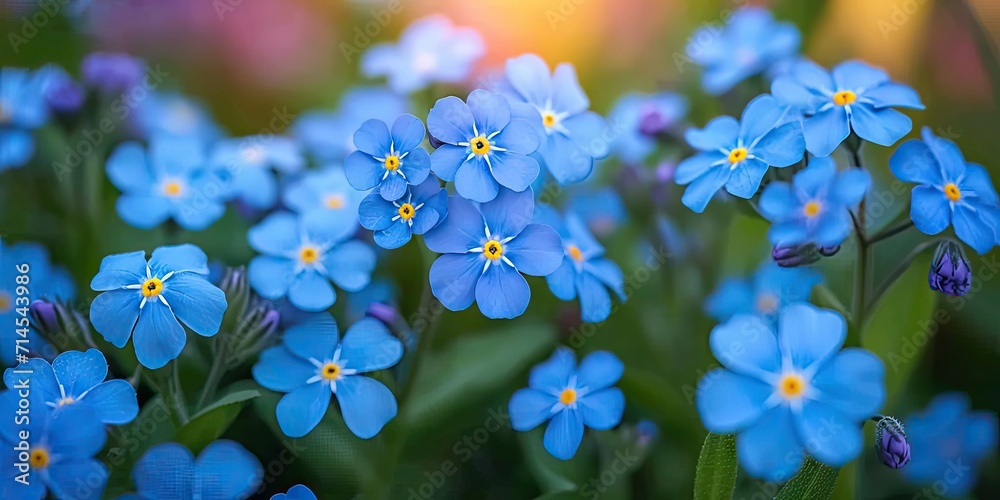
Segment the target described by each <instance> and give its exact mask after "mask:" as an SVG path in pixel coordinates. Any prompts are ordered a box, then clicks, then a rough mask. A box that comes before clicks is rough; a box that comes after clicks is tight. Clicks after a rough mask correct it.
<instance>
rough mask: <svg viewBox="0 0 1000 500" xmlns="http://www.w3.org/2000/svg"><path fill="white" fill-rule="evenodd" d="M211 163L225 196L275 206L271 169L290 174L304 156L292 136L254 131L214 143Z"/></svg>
mask: <svg viewBox="0 0 1000 500" xmlns="http://www.w3.org/2000/svg"><path fill="white" fill-rule="evenodd" d="M211 165H212V167H214V168H215V169H216V173H217V174H219V175H220V177H221V179H220V182H221V183H223V184H224V185H225V187H226V194H227V195H228V196H231V197H234V198H238V199H239V200H241V201H243V202H244V203H246V204H247V205H249V206H251V207H253V208H260V209H266V208H271V207H272V206H274V202H275V201H276V200H277V198H278V181H277V179H275V178H274V174H272V173H271V170H270V169H271V168H274V169H275V170H278V171H279V172H281V173H283V174H292V173H295V172H298V171H299V170H300V169H302V167H303V166H304V165H305V159H304V158H303V156H302V151H301V150H300V148H299V145H298V143H297V142H296V141H294V140H292V139H289V138H287V137H273V136H272V137H268V136H264V135H255V136H250V137H243V138H240V139H227V140H224V141H221V142H219V143H218V144H216V145H215V147H214V148H213V150H212V155H211Z"/></svg>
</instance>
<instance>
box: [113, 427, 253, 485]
mask: <svg viewBox="0 0 1000 500" xmlns="http://www.w3.org/2000/svg"><path fill="white" fill-rule="evenodd" d="M263 480H264V468H263V467H261V465H260V460H258V459H257V457H255V456H254V455H253V454H252V453H250V452H249V451H247V449H246V448H244V447H243V445H241V444H239V443H237V442H236V441H229V440H226V439H220V440H218V441H213V442H212V443H211V444H209V445H208V446H206V447H205V449H203V450H201V453H200V454H198V458H195V456H194V454H192V453H191V451H190V450H188V449H187V447H185V446H184V445H182V444H178V443H161V444H158V445H156V446H153V447H152V448H150V449H149V450H147V451H146V453H144V454H143V455H142V458H140V459H139V461H137V462H136V463H135V466H134V467H133V468H132V482H133V483H135V489H136V494H134V495H127V496H125V497H122V498H128V499H130V500H134V499H143V500H157V499H161V498H203V499H209V498H217V499H223V498H225V499H232V500H243V499H245V498H250V496H252V495H253V494H254V493H256V491H257V488H259V487H260V483H261V482H262V481H263Z"/></svg>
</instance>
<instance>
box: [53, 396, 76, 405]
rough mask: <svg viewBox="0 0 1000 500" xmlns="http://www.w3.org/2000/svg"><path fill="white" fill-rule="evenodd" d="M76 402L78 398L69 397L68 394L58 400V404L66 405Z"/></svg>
mask: <svg viewBox="0 0 1000 500" xmlns="http://www.w3.org/2000/svg"><path fill="white" fill-rule="evenodd" d="M75 402H76V400H75V399H73V398H71V397H68V396H67V397H65V398H62V399H60V400H59V401H56V406H66V405H71V404H73V403H75Z"/></svg>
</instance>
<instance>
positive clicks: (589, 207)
mask: <svg viewBox="0 0 1000 500" xmlns="http://www.w3.org/2000/svg"><path fill="white" fill-rule="evenodd" d="M569 209H570V210H571V211H572V212H573V213H575V214H577V215H578V216H580V217H581V218H582V219H583V221H584V222H586V223H587V227H588V228H590V231H591V232H593V233H594V234H595V235H597V236H598V237H604V236H609V235H610V234H611V233H613V232H614V231H615V229H617V228H618V225H619V224H621V223H622V222H623V221H624V220H625V219H626V218H627V217H628V211H627V210H626V209H625V202H623V201H622V197H621V196H620V195H619V194H618V192H617V191H615V189H614V188H612V187H609V186H605V187H601V188H597V189H595V190H593V191H585V192H583V193H579V194H576V195H574V196H573V197H572V198H571V199H570V201H569Z"/></svg>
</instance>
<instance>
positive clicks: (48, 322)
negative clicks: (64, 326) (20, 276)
mask: <svg viewBox="0 0 1000 500" xmlns="http://www.w3.org/2000/svg"><path fill="white" fill-rule="evenodd" d="M29 307H30V309H31V316H32V319H34V320H35V325H36V326H37V327H38V328H40V329H43V330H44V331H53V330H56V329H58V328H59V319H58V318H57V317H56V305H55V304H53V303H51V302H46V301H44V300H36V301H34V302H32V303H31V306H29Z"/></svg>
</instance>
